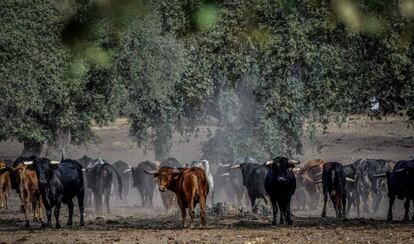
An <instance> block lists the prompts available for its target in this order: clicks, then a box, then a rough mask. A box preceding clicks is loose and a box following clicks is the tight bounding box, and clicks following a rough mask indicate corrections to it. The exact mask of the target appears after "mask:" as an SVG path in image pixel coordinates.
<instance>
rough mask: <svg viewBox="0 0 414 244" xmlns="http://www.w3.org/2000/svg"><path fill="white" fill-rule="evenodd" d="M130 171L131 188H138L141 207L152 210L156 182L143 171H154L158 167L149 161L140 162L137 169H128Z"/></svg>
mask: <svg viewBox="0 0 414 244" xmlns="http://www.w3.org/2000/svg"><path fill="white" fill-rule="evenodd" d="M129 170H130V171H132V180H133V186H134V187H136V188H138V191H139V194H140V196H141V202H142V207H149V208H152V206H153V205H152V197H153V195H154V189H155V185H156V182H155V181H154V179H153V178H154V177H153V176H152V175H149V174H146V173H145V171H147V172H150V171H156V170H158V167H157V165H156V164H155V163H151V162H149V161H144V162H140V163H139V164H138V166H137V167H135V168H131V169H129Z"/></svg>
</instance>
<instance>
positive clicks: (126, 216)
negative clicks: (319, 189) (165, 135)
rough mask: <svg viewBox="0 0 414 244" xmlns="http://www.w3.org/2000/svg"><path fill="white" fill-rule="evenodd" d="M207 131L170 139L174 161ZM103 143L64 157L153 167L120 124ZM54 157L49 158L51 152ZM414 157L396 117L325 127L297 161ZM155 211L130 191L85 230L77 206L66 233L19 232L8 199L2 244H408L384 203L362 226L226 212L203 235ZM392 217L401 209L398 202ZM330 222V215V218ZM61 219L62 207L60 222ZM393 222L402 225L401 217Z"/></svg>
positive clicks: (89, 215)
mask: <svg viewBox="0 0 414 244" xmlns="http://www.w3.org/2000/svg"><path fill="white" fill-rule="evenodd" d="M206 130H207V128H206V127H202V128H201V130H200V133H199V136H198V137H197V138H196V137H193V138H192V139H191V140H190V142H181V141H184V138H182V137H181V136H179V135H175V137H174V138H175V143H174V146H173V149H172V155H173V156H175V157H177V158H178V159H179V160H180V161H182V162H188V161H190V160H192V159H197V158H199V157H200V155H201V154H200V152H199V148H200V144H201V143H202V142H203V141H204V140H205V139H206ZM97 134H98V135H99V136H100V137H101V140H102V143H100V144H98V145H91V146H88V147H87V148H85V147H70V148H68V150H67V157H72V158H79V157H82V156H83V155H85V154H87V155H89V156H91V157H103V158H105V159H107V160H108V161H110V162H114V161H115V160H125V161H127V162H130V163H131V164H132V165H135V164H136V163H138V162H140V161H143V160H146V159H148V160H153V154H152V152H151V150H148V152H147V153H146V154H145V153H144V151H143V150H142V149H139V148H137V146H136V145H135V143H134V142H133V141H132V140H131V139H130V138H128V127H127V124H126V122H125V121H122V120H120V121H118V122H117V123H116V124H114V125H111V126H109V127H106V128H99V129H97ZM21 149H22V146H21V145H20V144H19V143H16V142H7V143H1V144H0V158H16V157H17V156H18V155H19V153H20V151H21ZM49 153H51V154H50V155H53V151H50V152H49ZM412 155H414V129H413V128H408V127H407V124H405V122H403V121H402V120H401V119H400V118H392V117H388V118H386V119H385V120H381V121H372V120H370V119H367V118H361V119H359V118H358V119H357V118H351V120H349V121H348V122H346V123H343V124H342V125H341V126H337V125H331V126H329V128H328V130H327V132H326V133H324V134H318V135H317V136H316V138H315V139H313V140H309V139H307V138H305V139H304V154H303V155H299V159H300V160H301V161H306V160H309V159H312V158H324V159H327V160H336V161H339V162H343V163H345V164H346V163H350V162H352V161H354V160H356V159H358V158H365V157H370V158H387V159H394V160H400V159H404V158H407V157H410V156H412ZM154 201H155V206H156V208H155V210H147V209H143V208H140V207H139V205H140V200H139V198H138V197H137V193H136V190H133V192H132V193H131V197H130V198H129V201H128V203H119V202H116V201H115V200H111V205H112V209H113V211H112V214H104V215H102V216H97V215H95V214H94V211H93V208H91V207H89V208H87V209H86V226H85V227H78V226H77V224H78V223H79V215H78V209H77V207H75V215H74V221H75V226H74V227H72V228H66V227H63V228H62V229H60V230H55V229H40V224H38V223H34V224H32V227H31V228H30V229H26V228H24V227H23V226H24V222H23V215H22V214H21V213H20V212H19V211H18V209H19V202H18V200H17V198H16V195H15V194H13V196H12V199H11V201H10V209H8V210H5V209H2V210H0V243H56V242H58V243H75V242H76V243H185V242H195V243H199V242H209V243H283V242H285V243H286V242H288V243H340V242H344V243H360V242H364V243H414V232H413V230H414V229H413V227H414V225H413V224H410V223H403V222H401V221H398V220H396V221H393V222H387V221H384V220H383V219H384V218H385V216H386V208H387V205H388V204H387V201H386V199H385V200H384V202H383V207H382V209H381V211H380V212H379V213H377V214H376V215H375V216H374V215H372V216H367V215H365V218H364V219H356V218H353V217H354V214H351V216H350V219H349V220H347V221H345V222H338V221H336V220H335V219H334V218H332V217H331V218H327V219H321V218H319V217H318V216H319V215H320V210H319V209H318V210H316V211H306V210H295V209H294V210H293V213H294V215H295V217H294V225H293V226H291V227H287V226H283V227H280V226H279V227H272V226H270V216H261V215H253V214H250V213H247V214H241V213H240V211H239V210H238V209H229V210H228V211H226V212H225V213H224V215H223V216H216V215H213V214H210V215H209V216H208V219H207V221H208V225H207V227H205V228H200V227H199V226H198V224H199V220H197V222H196V227H195V228H193V229H183V228H181V227H180V217H179V215H178V214H177V213H173V214H167V213H165V211H164V210H163V209H162V207H161V204H160V201H159V196H156V198H155V200H154ZM394 209H395V210H396V211H398V210H401V209H402V204H401V203H398V204H397V206H395V207H394ZM328 215H329V216H334V215H333V210H332V209H330V210H329V211H328ZM66 218H67V212H66V206H63V216H62V218H61V223H62V224H63V226H64V224H65V222H66ZM394 218H395V219H402V215H401V211H398V212H397V213H395V217H394Z"/></svg>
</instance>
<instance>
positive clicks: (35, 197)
mask: <svg viewBox="0 0 414 244" xmlns="http://www.w3.org/2000/svg"><path fill="white" fill-rule="evenodd" d="M36 159H37V157H34V156H33V157H19V158H18V159H16V161H15V162H14V164H13V167H5V168H2V169H0V175H1V174H3V173H6V172H8V173H9V175H10V181H11V184H12V188H13V189H15V190H16V192H17V193H18V195H19V198H20V201H21V210H22V212H23V213H24V218H25V226H26V227H30V221H29V215H30V212H32V211H33V214H34V219H33V220H34V221H39V222H42V215H43V214H42V209H43V203H42V199H41V196H40V192H39V187H38V178H37V175H36V171H35V170H34V167H33V162H34V160H36Z"/></svg>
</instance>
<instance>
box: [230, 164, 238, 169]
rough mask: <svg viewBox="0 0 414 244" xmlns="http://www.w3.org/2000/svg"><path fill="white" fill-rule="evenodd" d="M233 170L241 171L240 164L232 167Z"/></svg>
mask: <svg viewBox="0 0 414 244" xmlns="http://www.w3.org/2000/svg"><path fill="white" fill-rule="evenodd" d="M230 168H231V169H239V168H240V164H236V165H233V166H231V167H230Z"/></svg>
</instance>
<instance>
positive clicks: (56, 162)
mask: <svg viewBox="0 0 414 244" xmlns="http://www.w3.org/2000/svg"><path fill="white" fill-rule="evenodd" d="M59 163H60V162H59V161H56V160H52V161H50V164H59Z"/></svg>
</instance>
